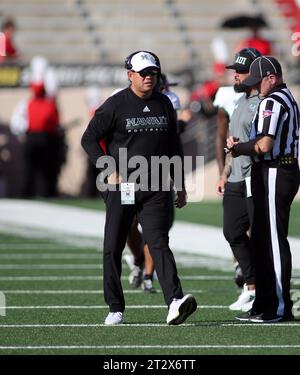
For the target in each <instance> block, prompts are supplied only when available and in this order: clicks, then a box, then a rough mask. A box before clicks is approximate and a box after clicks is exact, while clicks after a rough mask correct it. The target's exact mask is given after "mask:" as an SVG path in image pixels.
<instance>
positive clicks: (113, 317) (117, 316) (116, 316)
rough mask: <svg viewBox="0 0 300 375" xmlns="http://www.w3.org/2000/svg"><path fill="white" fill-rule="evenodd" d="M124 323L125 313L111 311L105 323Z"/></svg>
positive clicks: (109, 324)
mask: <svg viewBox="0 0 300 375" xmlns="http://www.w3.org/2000/svg"><path fill="white" fill-rule="evenodd" d="M122 323H123V313H121V312H110V313H108V315H107V317H106V319H105V322H104V324H106V325H108V326H112V325H117V324H122Z"/></svg>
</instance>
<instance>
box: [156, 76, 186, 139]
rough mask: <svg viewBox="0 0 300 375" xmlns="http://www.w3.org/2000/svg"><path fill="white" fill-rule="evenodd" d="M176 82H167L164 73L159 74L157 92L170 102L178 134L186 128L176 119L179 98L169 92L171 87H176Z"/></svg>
mask: <svg viewBox="0 0 300 375" xmlns="http://www.w3.org/2000/svg"><path fill="white" fill-rule="evenodd" d="M177 85H178V83H177V82H169V80H168V77H167V75H166V74H165V73H162V74H161V77H160V82H159V84H158V90H159V91H161V92H162V93H163V94H164V95H166V96H167V97H168V98H169V99H170V100H171V102H172V105H173V108H174V110H175V115H176V119H177V126H178V131H179V133H182V132H184V130H185V127H186V122H185V121H184V120H183V119H179V118H178V111H180V110H181V103H180V98H179V96H178V95H177V94H176V93H175V92H173V91H171V90H170V87H171V86H177Z"/></svg>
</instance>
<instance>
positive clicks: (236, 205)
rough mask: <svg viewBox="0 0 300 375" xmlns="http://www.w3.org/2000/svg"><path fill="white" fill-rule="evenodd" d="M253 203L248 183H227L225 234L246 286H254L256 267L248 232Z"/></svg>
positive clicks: (224, 203) (224, 210)
mask: <svg viewBox="0 0 300 375" xmlns="http://www.w3.org/2000/svg"><path fill="white" fill-rule="evenodd" d="M252 217H253V201H252V197H249V198H247V194H246V183H245V181H241V182H227V184H226V187H225V193H224V198H223V233H224V236H225V238H226V240H227V241H228V242H229V245H230V247H231V250H232V252H233V255H234V257H235V259H236V260H237V261H238V263H239V265H240V267H241V269H242V272H243V277H244V281H245V283H246V284H248V285H249V284H254V283H255V281H254V267H253V260H252V258H251V252H250V240H249V236H248V235H247V231H248V230H249V229H250V227H251V225H252Z"/></svg>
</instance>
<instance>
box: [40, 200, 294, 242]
mask: <svg viewBox="0 0 300 375" xmlns="http://www.w3.org/2000/svg"><path fill="white" fill-rule="evenodd" d="M47 202H52V203H56V204H64V205H71V206H77V207H84V208H90V209H97V210H99V209H101V210H104V207H105V206H104V203H103V201H101V200H100V199H77V198H75V199H53V200H47ZM222 215H223V209H222V202H221V200H218V201H213V202H209V201H203V202H199V203H188V205H187V206H186V207H184V208H182V209H180V210H179V209H177V210H176V219H177V220H183V221H187V222H191V223H197V224H206V225H213V226H217V227H221V226H222V223H223V217H222ZM289 235H290V236H296V237H300V201H295V202H294V203H293V205H292V210H291V217H290V226H289Z"/></svg>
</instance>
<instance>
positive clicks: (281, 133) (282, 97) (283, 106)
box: [250, 84, 299, 162]
mask: <svg viewBox="0 0 300 375" xmlns="http://www.w3.org/2000/svg"><path fill="white" fill-rule="evenodd" d="M260 135H266V136H270V137H272V138H274V145H273V148H272V150H271V151H270V152H268V153H266V154H263V155H260V156H255V157H254V160H255V161H256V162H257V161H263V160H276V159H278V158H280V157H283V156H291V157H292V158H295V159H296V158H298V147H299V108H298V105H297V103H296V102H295V99H294V97H293V95H292V94H291V92H290V90H289V89H288V88H287V87H286V85H285V84H281V85H279V86H277V87H275V88H274V89H273V90H271V91H270V92H269V94H268V95H267V96H266V97H265V98H264V99H263V100H262V102H261V103H260V105H259V107H258V109H257V112H256V114H255V116H254V118H253V121H252V128H251V132H250V140H252V139H255V138H256V137H258V136H260Z"/></svg>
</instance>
